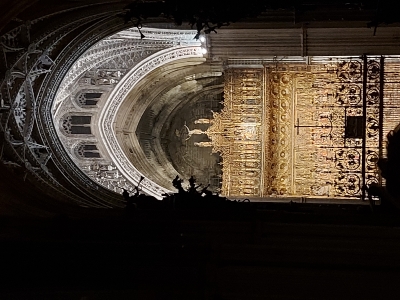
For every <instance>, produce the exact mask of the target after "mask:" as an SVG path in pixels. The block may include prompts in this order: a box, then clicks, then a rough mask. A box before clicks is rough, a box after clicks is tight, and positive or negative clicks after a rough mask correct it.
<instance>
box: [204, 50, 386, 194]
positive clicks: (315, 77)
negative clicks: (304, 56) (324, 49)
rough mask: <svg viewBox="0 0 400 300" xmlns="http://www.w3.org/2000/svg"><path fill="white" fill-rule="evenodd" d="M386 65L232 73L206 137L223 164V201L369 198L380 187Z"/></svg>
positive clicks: (350, 63)
mask: <svg viewBox="0 0 400 300" xmlns="http://www.w3.org/2000/svg"><path fill="white" fill-rule="evenodd" d="M381 68H382V62H380V61H379V60H373V59H369V60H368V59H367V58H364V59H353V60H351V59H349V60H343V61H337V62H331V63H317V64H311V65H305V64H302V65H301V64H280V65H276V64H275V65H271V66H269V65H266V66H265V67H264V68H263V69H229V70H227V71H226V74H225V76H226V77H225V99H224V108H223V110H222V111H221V112H220V113H214V120H213V121H212V124H211V126H210V128H209V129H208V131H207V134H208V136H209V137H210V139H211V141H212V145H213V150H214V151H216V152H219V153H220V154H221V156H222V158H223V170H222V171H223V180H222V185H223V186H222V193H223V194H224V195H226V196H245V197H265V196H271V195H274V196H275V195H285V196H302V197H303V196H307V197H340V198H344V197H345V198H358V199H360V198H361V197H365V195H364V194H363V191H362V188H361V187H362V185H364V184H369V183H371V182H379V180H380V178H379V175H378V170H377V167H376V162H377V159H378V157H379V148H380V147H382V132H380V130H379V128H380V127H379V124H381V123H382V121H383V115H382V109H381V104H382V95H381V94H382V89H383V87H381V85H380V82H381V80H382V74H383V70H381Z"/></svg>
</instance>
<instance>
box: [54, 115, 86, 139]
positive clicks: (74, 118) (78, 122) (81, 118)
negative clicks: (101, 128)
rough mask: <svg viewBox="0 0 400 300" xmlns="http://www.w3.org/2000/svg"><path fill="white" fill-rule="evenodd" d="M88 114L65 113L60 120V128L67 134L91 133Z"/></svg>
mask: <svg viewBox="0 0 400 300" xmlns="http://www.w3.org/2000/svg"><path fill="white" fill-rule="evenodd" d="M91 120H92V116H90V115H66V116H64V117H63V118H61V120H60V129H61V131H62V132H63V133H64V134H65V135H67V136H70V135H91V134H92V129H91V126H90V124H91Z"/></svg>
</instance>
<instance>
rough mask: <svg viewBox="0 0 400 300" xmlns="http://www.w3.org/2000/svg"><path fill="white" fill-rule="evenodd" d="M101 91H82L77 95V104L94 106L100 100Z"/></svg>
mask: <svg viewBox="0 0 400 300" xmlns="http://www.w3.org/2000/svg"><path fill="white" fill-rule="evenodd" d="M101 94H102V93H82V94H80V95H79V96H78V99H77V100H78V104H79V106H81V107H83V106H95V105H96V104H97V102H98V101H99V100H100V97H101Z"/></svg>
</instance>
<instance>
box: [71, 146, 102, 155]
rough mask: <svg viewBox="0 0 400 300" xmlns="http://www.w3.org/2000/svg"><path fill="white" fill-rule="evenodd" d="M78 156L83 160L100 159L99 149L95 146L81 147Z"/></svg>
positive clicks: (78, 148) (77, 151)
mask: <svg viewBox="0 0 400 300" xmlns="http://www.w3.org/2000/svg"><path fill="white" fill-rule="evenodd" d="M76 154H77V155H78V156H79V157H81V158H100V153H99V149H97V146H96V145H94V144H83V145H79V146H78V147H77V148H76Z"/></svg>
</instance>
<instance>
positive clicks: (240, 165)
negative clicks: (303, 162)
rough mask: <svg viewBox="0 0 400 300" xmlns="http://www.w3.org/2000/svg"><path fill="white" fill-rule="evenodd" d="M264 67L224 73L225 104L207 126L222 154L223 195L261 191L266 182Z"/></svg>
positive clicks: (258, 192) (251, 193)
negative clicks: (264, 154)
mask: <svg viewBox="0 0 400 300" xmlns="http://www.w3.org/2000/svg"><path fill="white" fill-rule="evenodd" d="M263 76H264V72H263V70H262V69H252V70H244V69H240V70H234V69H233V70H228V71H227V72H226V73H225V87H224V94H225V99H224V108H223V109H222V111H221V112H220V113H214V119H213V120H212V124H211V126H210V127H209V128H208V130H207V135H208V136H209V137H210V139H211V140H212V145H213V151H215V152H219V153H220V154H221V156H222V158H223V166H222V173H223V175H222V176H223V177H222V193H223V194H224V195H246V196H253V195H260V194H261V193H262V187H263V185H264V183H263V177H262V175H263V172H262V170H263V153H262V145H263V141H264V137H263V132H264V128H263V125H264V123H265V122H264V120H263V111H264V109H263V108H264V104H263V100H264V97H263V90H264V77H263Z"/></svg>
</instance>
